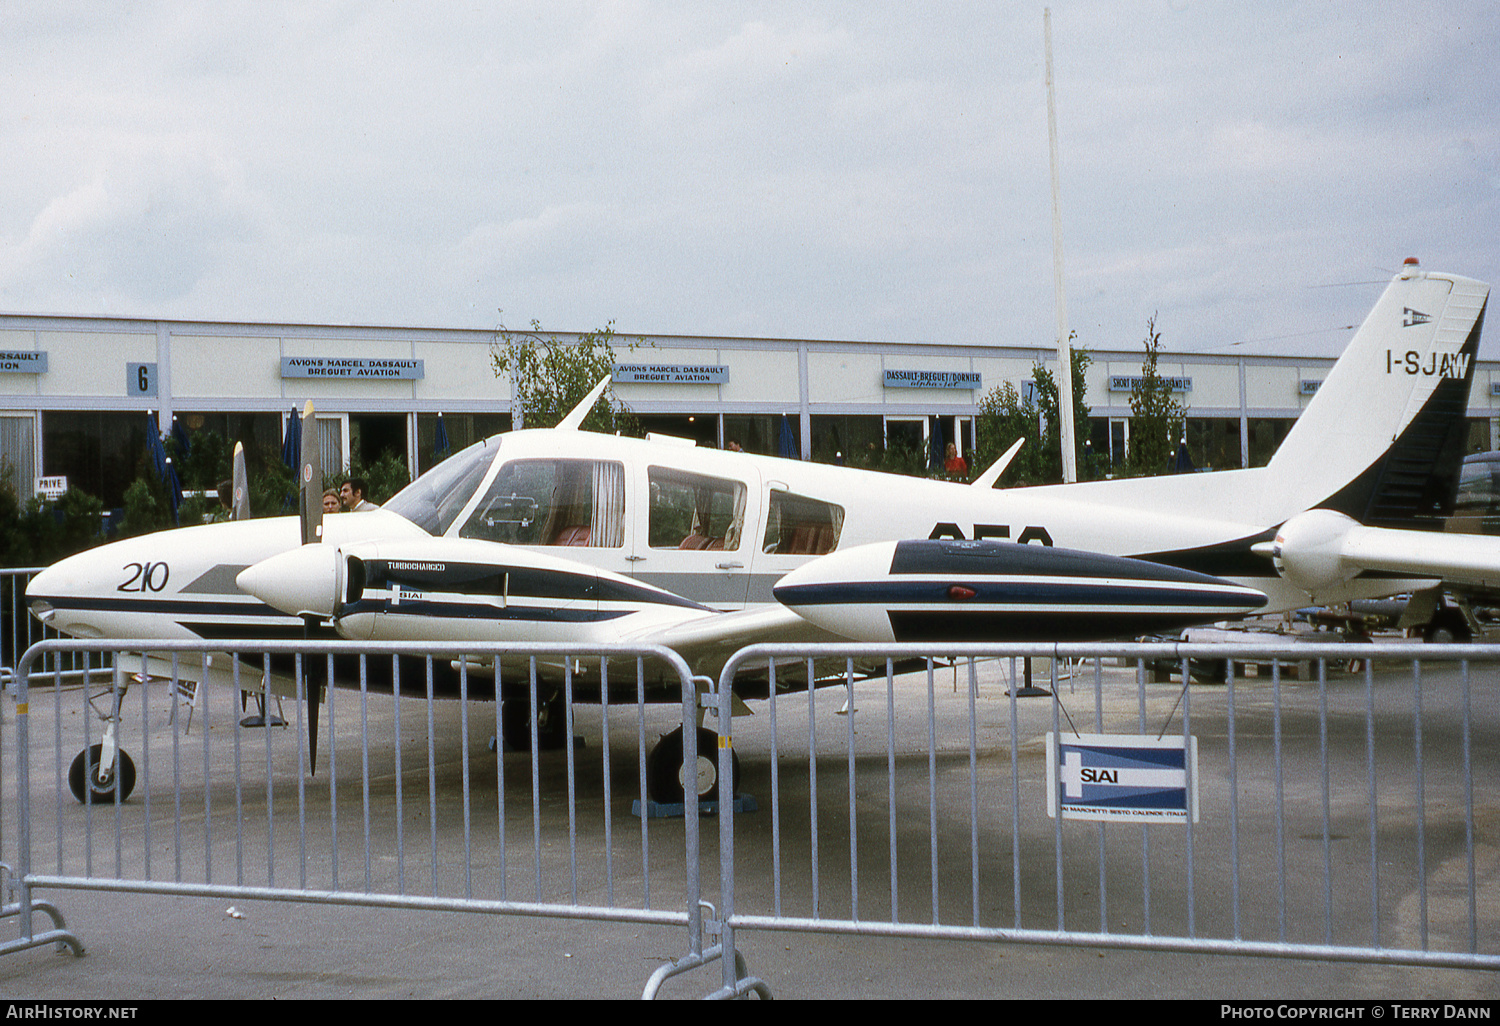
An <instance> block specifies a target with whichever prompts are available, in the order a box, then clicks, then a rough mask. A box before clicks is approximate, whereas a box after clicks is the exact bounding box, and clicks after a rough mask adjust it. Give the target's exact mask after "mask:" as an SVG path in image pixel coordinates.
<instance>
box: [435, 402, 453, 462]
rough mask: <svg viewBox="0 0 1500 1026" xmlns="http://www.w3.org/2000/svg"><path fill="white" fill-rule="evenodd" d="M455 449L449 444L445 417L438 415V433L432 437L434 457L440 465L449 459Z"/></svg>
mask: <svg viewBox="0 0 1500 1026" xmlns="http://www.w3.org/2000/svg"><path fill="white" fill-rule="evenodd" d="M452 448H453V447H452V446H451V445H449V444H448V427H447V425H445V424H444V423H443V415H442V414H441V413H439V414H438V422H437V431H435V432H434V433H433V436H432V457H433V459H434V460H435V461H437V462H438V463H441V462H442V461H443V460H445V459H447V458H448V453H449V451H450V450H451V449H452Z"/></svg>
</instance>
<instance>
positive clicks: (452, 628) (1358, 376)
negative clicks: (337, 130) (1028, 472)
mask: <svg viewBox="0 0 1500 1026" xmlns="http://www.w3.org/2000/svg"><path fill="white" fill-rule="evenodd" d="M1488 293H1489V289H1488V286H1486V285H1485V284H1483V283H1481V282H1477V281H1473V280H1470V279H1467V278H1461V277H1457V276H1454V275H1446V274H1434V273H1429V272H1424V271H1422V270H1421V269H1420V268H1419V267H1418V266H1417V265H1416V262H1415V261H1414V260H1412V261H1408V262H1407V265H1406V267H1405V268H1404V269H1403V271H1402V272H1401V273H1400V274H1399V275H1397V276H1396V277H1395V278H1394V279H1393V280H1392V281H1391V283H1390V285H1389V286H1388V287H1387V288H1386V290H1385V292H1384V294H1383V295H1382V296H1381V298H1380V300H1379V301H1378V302H1377V303H1376V305H1375V308H1374V310H1373V311H1372V312H1371V313H1370V315H1369V316H1368V318H1367V319H1366V320H1365V322H1364V324H1363V325H1362V326H1361V328H1360V329H1359V331H1358V333H1357V334H1356V335H1355V336H1354V338H1353V340H1352V341H1351V342H1350V344H1349V346H1348V347H1347V349H1346V350H1345V352H1344V354H1343V356H1342V357H1341V358H1340V359H1339V361H1338V362H1337V363H1336V364H1335V366H1334V367H1333V368H1332V370H1331V371H1330V372H1329V374H1328V377H1327V379H1326V380H1325V381H1324V382H1323V384H1322V386H1321V387H1320V389H1319V390H1318V392H1317V393H1316V394H1315V395H1314V396H1313V398H1312V399H1311V400H1310V401H1309V403H1308V406H1307V409H1306V410H1305V411H1304V413H1303V414H1302V416H1301V418H1300V419H1299V420H1298V421H1297V422H1296V424H1295V425H1294V426H1293V427H1292V429H1291V431H1290V432H1289V433H1288V435H1287V437H1286V439H1285V441H1284V442H1283V444H1282V445H1281V447H1280V448H1279V449H1278V451H1277V452H1276V454H1275V456H1274V457H1273V459H1272V460H1271V462H1270V464H1269V465H1268V466H1265V467H1260V468H1255V469H1248V470H1232V471H1222V472H1215V473H1200V474H1187V475H1182V476H1172V477H1156V478H1140V479H1129V480H1118V481H1096V482H1089V483H1081V484H1071V485H1052V486H1045V487H1035V488H1018V489H1011V490H996V489H995V488H994V487H993V485H994V481H995V479H996V478H997V477H998V473H999V470H1000V469H1001V467H1000V465H998V464H997V466H996V467H994V468H991V470H990V471H988V472H986V474H984V475H982V476H981V477H980V479H979V480H978V481H976V482H975V483H974V484H972V485H964V484H954V483H947V482H939V481H928V480H919V479H913V478H906V477H895V476H891V475H887V474H879V473H873V472H869V471H861V470H854V469H850V468H844V467H836V466H826V465H822V464H813V463H804V462H800V461H796V460H785V459H776V458H772V457H767V456H755V455H749V454H744V453H733V452H721V451H718V450H711V449H700V448H696V447H694V446H693V445H692V444H691V443H688V442H684V441H680V440H672V439H668V440H663V439H660V438H653V439H646V440H639V439H630V438H620V437H614V436H608V435H601V434H594V433H589V432H583V431H580V430H578V429H577V427H578V424H579V422H581V420H582V418H583V416H584V414H585V413H586V412H587V411H588V409H589V408H591V407H592V405H593V403H594V401H595V400H596V398H597V395H598V391H599V390H598V389H596V391H595V394H594V395H592V396H590V398H589V399H587V400H585V402H584V403H583V404H581V405H580V407H579V408H578V409H577V410H575V411H574V412H573V413H572V414H570V415H569V417H568V418H567V420H565V421H564V423H563V424H562V425H561V426H560V427H559V428H556V429H550V430H523V431H517V432H513V433H511V434H506V435H499V436H496V437H494V438H490V439H487V440H485V441H483V442H479V443H477V444H475V445H473V446H471V447H469V448H468V449H466V450H464V451H463V452H461V453H458V454H457V455H455V456H453V457H451V458H450V459H448V460H447V461H445V462H443V463H442V464H440V465H438V466H437V467H435V468H434V469H432V470H431V471H429V472H428V473H426V474H424V475H422V476H421V477H420V478H418V479H417V480H416V481H415V482H414V483H413V484H411V485H410V486H409V487H407V488H406V489H405V490H403V491H402V492H401V493H400V494H398V495H397V496H395V497H394V498H393V499H391V500H390V501H389V502H388V503H386V505H385V506H384V507H383V508H381V509H379V510H376V511H372V512H367V513H357V514H340V515H335V516H330V517H327V518H326V519H324V520H323V521H322V524H321V530H322V536H321V540H320V541H312V542H311V543H310V544H300V545H299V525H298V519H297V518H295V517H284V518H280V519H263V520H249V521H243V522H234V523H228V524H215V525H206V526H201V527H188V528H181V529H178V530H174V531H166V532H162V533H159V534H154V535H150V536H147V537H141V538H132V539H129V540H125V541H120V542H116V543H114V544H111V545H107V546H103V547H100V548H97V549H93V550H90V551H88V552H84V553H81V554H79V555H76V556H73V557H70V558H68V559H66V560H63V561H62V562H60V563H58V564H56V565H55V566H53V567H51V568H49V569H47V570H45V571H43V572H42V573H41V574H39V575H37V577H36V578H35V579H34V580H33V581H32V582H31V585H30V587H29V589H28V591H27V594H28V598H29V600H30V602H31V606H32V609H33V610H34V611H35V612H36V614H37V615H38V616H39V617H41V618H42V619H43V620H44V621H46V622H47V623H48V624H50V625H51V626H53V627H55V628H57V629H58V630H60V631H62V632H64V633H67V634H71V635H76V636H80V637H89V638H94V637H108V638H122V639H123V638H130V639H157V638H161V639H171V638H181V639H191V638H209V639H244V638H269V637H277V636H281V637H288V638H300V637H303V636H304V629H305V628H304V621H305V619H306V618H313V619H316V620H317V621H319V622H321V623H324V624H327V625H331V626H332V627H333V628H334V629H335V630H336V631H337V633H338V634H340V635H342V636H344V637H346V638H350V639H356V640H374V641H412V640H418V641H442V642H448V641H451V642H453V643H454V644H455V646H460V647H461V646H463V645H468V644H481V643H500V644H503V643H506V642H514V641H544V642H553V641H555V642H557V643H558V645H559V647H560V649H562V650H566V648H567V646H568V645H569V644H570V643H571V644H579V643H594V642H603V641H623V642H633V643H660V644H664V645H667V646H669V647H671V648H673V649H674V650H675V651H677V652H679V653H680V654H681V655H682V656H683V658H684V659H686V660H687V661H688V662H689V664H690V665H692V666H693V668H694V671H695V672H697V673H703V674H710V675H712V674H714V673H716V672H717V670H718V668H719V667H721V666H722V665H723V662H724V660H725V659H726V658H727V656H728V655H729V654H731V653H732V652H733V651H734V650H736V649H737V648H740V647H742V646H744V645H746V644H749V643H753V642H757V641H768V640H791V641H802V640H807V641H818V640H823V641H826V640H844V639H853V640H857V641H875V642H880V641H887V642H888V641H896V642H905V641H912V642H918V641H922V642H925V641H967V640H1013V639H1028V640H1036V639H1045V640H1053V639H1057V640H1070V639H1071V640H1088V639H1104V638H1118V637H1134V636H1136V635H1139V634H1142V633H1148V632H1158V631H1165V630H1171V629H1175V628H1177V627H1182V626H1187V625H1189V624H1192V623H1202V622H1208V621H1215V620H1223V619H1227V618H1233V617H1237V616H1241V615H1244V614H1246V613H1249V612H1255V611H1265V612H1271V611H1278V610H1285V609H1290V608H1295V607H1297V606H1300V605H1305V604H1307V603H1309V601H1317V602H1320V603H1331V602H1340V601H1345V600H1348V599H1351V598H1361V597H1375V596H1380V595H1389V594H1396V593H1399V592H1403V591H1410V590H1414V589H1417V588H1420V587H1423V586H1430V585H1431V584H1433V583H1434V582H1433V580H1432V578H1437V577H1440V576H1442V575H1443V574H1444V572H1445V571H1450V570H1452V569H1454V568H1455V567H1456V566H1459V565H1462V566H1470V565H1472V564H1474V563H1475V562H1477V563H1478V564H1480V565H1481V566H1482V567H1483V568H1484V569H1483V571H1482V572H1484V573H1496V572H1500V551H1497V548H1496V543H1495V542H1494V541H1493V540H1491V539H1486V538H1482V537H1470V538H1466V539H1464V543H1463V544H1464V545H1465V548H1464V552H1463V554H1462V558H1461V559H1457V558H1450V559H1447V560H1445V561H1441V562H1438V563H1434V564H1433V565H1431V566H1428V565H1426V564H1424V563H1423V561H1422V559H1421V558H1415V559H1413V558H1402V559H1397V558H1394V557H1393V553H1394V555H1395V556H1406V557H1410V556H1411V555H1412V551H1413V549H1412V543H1411V541H1410V539H1411V538H1412V537H1417V538H1421V537H1424V535H1421V534H1416V533H1415V532H1418V531H1423V530H1424V529H1430V528H1435V527H1438V526H1440V525H1441V518H1442V517H1443V516H1444V515H1446V514H1447V513H1449V512H1451V507H1452V503H1453V497H1454V494H1455V489H1456V483H1457V480H1458V474H1459V468H1460V463H1461V460H1462V457H1463V455H1464V453H1463V447H1464V442H1465V438H1466V430H1467V427H1466V421H1465V413H1466V408H1467V402H1468V393H1469V385H1470V382H1471V380H1472V378H1473V375H1474V365H1475V356H1476V353H1477V351H1478V345H1479V336H1480V330H1481V325H1482V323H1483V315H1484V307H1485V303H1486V299H1487V296H1488ZM603 384H604V383H601V388H602V386H603ZM306 419H307V420H308V422H311V418H310V417H307V418H306ZM306 448H308V447H305V450H304V451H306ZM310 448H312V449H314V450H315V448H316V447H315V446H312V447H310ZM304 478H305V479H309V480H316V479H317V475H312V476H311V477H308V470H307V468H304ZM311 494H312V498H313V499H314V500H315V499H316V498H317V496H318V490H317V489H316V488H314V489H311ZM307 505H308V503H304V508H306V506H307ZM313 505H314V506H315V503H313ZM1309 511H1311V512H1309ZM317 515H318V514H316V513H306V512H305V513H304V523H303V533H304V534H305V535H306V536H307V537H308V538H316V537H317V525H316V522H315V521H316V517H317ZM309 516H311V517H312V518H313V520H314V523H313V525H312V526H311V527H309V525H308V523H307V519H308V517H309ZM1309 518H1310V519H1309ZM1299 525H1301V526H1302V527H1303V528H1304V529H1302V530H1298V528H1299ZM1355 531H1357V532H1362V533H1361V534H1360V536H1359V538H1360V540H1361V541H1362V543H1363V545H1364V549H1363V550H1361V551H1363V552H1364V553H1365V556H1366V557H1368V558H1367V559H1366V560H1365V561H1363V562H1362V561H1361V556H1360V554H1359V552H1349V551H1345V549H1346V548H1348V547H1349V546H1350V545H1352V544H1353V540H1352V539H1353V538H1354V535H1353V534H1352V533H1351V532H1355ZM1278 532H1279V533H1278ZM1371 539H1374V541H1371ZM1377 557H1378V558H1377ZM458 650H459V649H458V648H456V649H455V651H458ZM507 683H508V682H507ZM762 691H763V685H762Z"/></svg>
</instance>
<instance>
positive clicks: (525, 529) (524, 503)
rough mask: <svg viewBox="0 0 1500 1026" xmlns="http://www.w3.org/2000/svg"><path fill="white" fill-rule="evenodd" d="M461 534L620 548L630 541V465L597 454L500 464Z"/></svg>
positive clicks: (520, 541) (515, 542)
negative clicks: (627, 502) (627, 503)
mask: <svg viewBox="0 0 1500 1026" xmlns="http://www.w3.org/2000/svg"><path fill="white" fill-rule="evenodd" d="M459 537H462V538H482V539H485V540H487V541H497V542H505V543H506V544H509V545H564V546H570V547H575V548H596V549H598V548H619V547H620V546H622V545H624V544H625V468H624V466H623V465H622V464H619V463H608V462H596V461H594V460H514V461H512V462H510V463H507V464H505V465H504V466H503V467H501V468H500V472H499V473H498V474H496V475H495V480H494V481H493V482H491V483H490V487H489V490H488V491H487V492H485V495H484V498H483V499H482V500H480V502H479V505H478V506H476V507H475V508H474V513H473V514H472V515H471V516H470V517H469V520H468V522H467V523H465V524H464V526H463V529H462V530H460V531H459Z"/></svg>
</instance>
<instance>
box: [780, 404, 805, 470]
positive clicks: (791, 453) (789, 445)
mask: <svg viewBox="0 0 1500 1026" xmlns="http://www.w3.org/2000/svg"><path fill="white" fill-rule="evenodd" d="M777 452H778V453H779V454H780V455H781V457H782V458H783V459H788V460H795V459H799V458H800V454H799V453H798V452H797V436H796V435H795V434H794V433H793V432H792V422H791V419H790V418H788V417H787V415H786V414H784V413H783V414H782V415H781V444H780V445H779V446H778V447H777Z"/></svg>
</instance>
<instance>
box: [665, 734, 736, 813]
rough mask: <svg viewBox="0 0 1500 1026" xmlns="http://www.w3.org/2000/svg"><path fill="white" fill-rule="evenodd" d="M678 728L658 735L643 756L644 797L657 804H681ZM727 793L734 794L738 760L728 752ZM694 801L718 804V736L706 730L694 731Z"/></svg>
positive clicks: (733, 753) (680, 744) (681, 771)
mask: <svg viewBox="0 0 1500 1026" xmlns="http://www.w3.org/2000/svg"><path fill="white" fill-rule="evenodd" d="M682 748H683V745H682V728H681V727H678V728H677V729H676V730H674V731H672V732H671V733H670V734H665V735H663V736H662V738H661V740H659V741H657V742H656V745H655V747H653V748H652V749H651V753H650V754H649V755H647V756H646V795H647V797H649V798H650V799H651V800H652V801H654V802H656V803H658V804H660V805H680V804H682V803H683V793H684V788H683V776H684V773H683V768H684V767H683V764H682ZM729 754H730V766H731V771H730V772H731V779H730V788H729V791H730V794H731V795H733V794H735V793H737V792H738V789H739V784H740V757H739V754H738V753H737V752H735V751H734V750H733V749H731V750H730V753H729ZM694 776H695V778H696V780H697V792H698V800H699V801H700V802H716V801H719V735H718V734H715V733H714V732H713V731H711V730H709V729H708V728H707V727H699V728H698V772H697V773H696V774H695V775H694Z"/></svg>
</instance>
